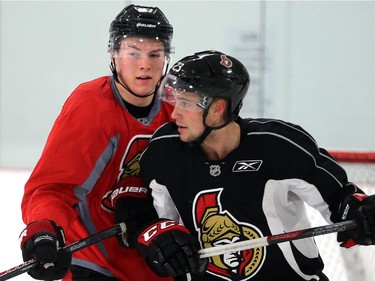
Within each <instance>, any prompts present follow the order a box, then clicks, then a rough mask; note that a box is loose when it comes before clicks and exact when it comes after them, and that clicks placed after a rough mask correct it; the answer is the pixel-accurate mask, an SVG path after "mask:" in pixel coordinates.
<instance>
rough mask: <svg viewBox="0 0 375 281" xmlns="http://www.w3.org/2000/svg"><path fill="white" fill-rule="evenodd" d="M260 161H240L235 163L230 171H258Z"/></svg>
mask: <svg viewBox="0 0 375 281" xmlns="http://www.w3.org/2000/svg"><path fill="white" fill-rule="evenodd" d="M262 163H263V161H262V160H240V161H237V162H236V163H235V164H234V166H233V169H232V171H233V172H255V171H258V170H259V168H260V166H261V165H262Z"/></svg>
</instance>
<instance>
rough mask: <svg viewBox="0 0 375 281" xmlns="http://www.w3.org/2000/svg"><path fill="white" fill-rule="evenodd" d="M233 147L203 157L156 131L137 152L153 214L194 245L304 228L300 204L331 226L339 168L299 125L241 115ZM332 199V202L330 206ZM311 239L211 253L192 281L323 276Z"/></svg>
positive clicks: (173, 131)
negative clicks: (180, 228)
mask: <svg viewBox="0 0 375 281" xmlns="http://www.w3.org/2000/svg"><path fill="white" fill-rule="evenodd" d="M237 122H238V123H239V124H240V127H241V140H240V145H239V146H238V147H237V148H236V149H235V150H234V151H232V152H231V153H229V154H228V155H227V156H226V157H225V159H223V160H220V161H209V160H207V159H205V157H204V154H203V153H202V151H201V149H200V147H199V146H198V145H192V144H189V143H184V142H181V141H180V139H179V133H178V131H177V127H176V125H175V124H174V123H167V124H165V125H164V126H162V127H161V128H160V129H159V130H157V131H156V132H155V134H154V136H153V138H152V140H151V142H150V144H149V146H148V148H147V150H146V151H145V152H144V153H143V155H142V157H141V161H140V164H141V173H142V175H143V177H144V178H145V180H146V182H147V183H149V185H150V187H151V188H152V195H153V197H154V205H155V207H156V209H157V211H158V213H159V216H160V217H164V218H170V219H173V220H177V221H180V222H182V223H183V224H184V225H185V226H186V227H187V228H188V229H189V230H190V232H191V233H192V234H193V235H196V237H197V238H198V239H199V241H200V244H201V247H202V248H207V247H215V246H217V245H222V244H227V243H233V242H238V241H242V240H246V239H256V238H259V237H263V236H268V235H272V234H279V233H283V232H289V231H293V230H297V229H304V228H309V227H311V225H310V223H309V221H308V219H307V216H306V210H305V203H306V204H308V205H310V206H312V207H313V208H315V209H317V210H318V211H319V212H320V213H321V214H322V215H323V216H324V218H325V219H326V220H327V222H329V223H331V222H332V221H337V219H336V218H337V217H338V214H337V208H336V205H335V204H334V203H332V202H331V200H330V198H332V197H337V196H333V195H334V194H337V193H340V191H341V190H343V189H344V188H343V186H344V185H345V184H346V183H347V175H346V173H345V171H344V170H343V169H342V168H341V167H340V166H339V165H338V164H337V163H336V162H335V161H334V160H333V159H332V157H331V156H330V155H329V154H328V153H327V152H326V151H325V150H324V149H322V148H319V147H318V146H317V144H316V142H315V140H314V139H313V138H312V137H311V136H310V135H309V134H308V133H307V132H306V131H304V130H303V129H302V128H301V127H299V126H297V125H294V124H291V123H287V122H283V121H280V120H273V119H241V118H238V120H237ZM337 204H338V203H337ZM322 269H323V262H322V260H321V258H320V255H319V252H318V250H317V247H316V245H315V242H314V239H313V238H307V239H302V240H295V241H292V242H285V243H280V244H277V245H273V246H269V247H260V248H256V249H253V250H247V251H242V252H237V253H230V254H224V255H221V256H216V257H211V258H210V265H209V267H208V270H207V273H206V274H205V275H203V276H193V278H192V280H194V281H197V280H205V281H210V280H254V281H260V280H261V281H273V280H275V281H276V280H277V281H297V280H298V281H302V280H328V279H327V277H325V276H324V274H323V273H322Z"/></svg>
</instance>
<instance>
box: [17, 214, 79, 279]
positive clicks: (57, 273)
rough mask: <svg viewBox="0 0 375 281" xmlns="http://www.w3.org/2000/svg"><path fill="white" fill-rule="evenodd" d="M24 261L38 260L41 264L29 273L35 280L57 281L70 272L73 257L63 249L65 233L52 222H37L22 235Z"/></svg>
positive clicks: (29, 226)
mask: <svg viewBox="0 0 375 281" xmlns="http://www.w3.org/2000/svg"><path fill="white" fill-rule="evenodd" d="M20 240H21V250H22V257H23V260H24V261H28V260H30V259H32V258H36V259H37V260H38V261H39V264H38V265H37V266H36V267H34V268H33V269H31V270H30V271H28V274H29V275H30V276H31V277H33V278H34V279H39V280H57V279H61V278H63V277H64V276H65V275H66V273H67V272H68V269H69V266H70V264H71V259H72V255H71V253H68V252H67V251H65V250H63V249H61V247H63V246H64V244H65V236H64V231H63V229H62V228H61V227H59V226H57V225H56V223H55V222H53V221H50V220H41V221H35V222H32V223H30V224H28V225H27V227H26V228H25V229H24V230H23V231H22V232H21V234H20Z"/></svg>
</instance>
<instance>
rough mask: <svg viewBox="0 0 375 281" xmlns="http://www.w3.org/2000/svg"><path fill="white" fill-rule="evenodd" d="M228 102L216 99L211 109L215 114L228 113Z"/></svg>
mask: <svg viewBox="0 0 375 281" xmlns="http://www.w3.org/2000/svg"><path fill="white" fill-rule="evenodd" d="M227 106H228V105H227V102H226V101H225V100H224V99H216V100H214V101H213V102H212V105H211V109H212V112H213V113H214V114H219V115H222V114H224V112H225V111H226V108H227Z"/></svg>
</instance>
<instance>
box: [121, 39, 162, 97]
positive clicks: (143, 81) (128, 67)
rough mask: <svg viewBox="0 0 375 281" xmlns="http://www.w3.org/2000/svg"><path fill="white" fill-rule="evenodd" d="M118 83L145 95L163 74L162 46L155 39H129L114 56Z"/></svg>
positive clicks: (123, 41) (124, 40)
mask: <svg viewBox="0 0 375 281" xmlns="http://www.w3.org/2000/svg"><path fill="white" fill-rule="evenodd" d="M114 59H115V63H116V70H117V72H118V76H119V79H120V81H122V82H123V83H125V84H126V85H127V86H128V87H129V88H130V89H131V90H132V91H134V92H135V93H137V94H139V95H147V94H149V93H151V92H152V91H153V90H154V88H155V87H156V85H157V83H158V82H159V80H160V77H161V76H162V74H163V67H164V62H165V53H164V46H163V44H162V43H161V42H159V41H158V40H155V39H149V38H138V37H129V38H125V39H123V40H122V42H121V45H120V48H119V50H118V51H117V52H116V54H115V55H114Z"/></svg>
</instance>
